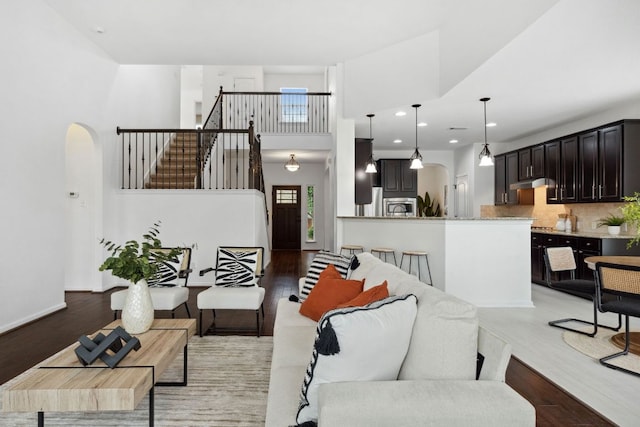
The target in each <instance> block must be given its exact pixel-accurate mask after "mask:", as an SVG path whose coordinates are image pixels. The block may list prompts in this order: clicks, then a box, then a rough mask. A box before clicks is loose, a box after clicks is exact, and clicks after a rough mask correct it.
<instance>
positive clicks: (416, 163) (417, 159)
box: [409, 104, 423, 169]
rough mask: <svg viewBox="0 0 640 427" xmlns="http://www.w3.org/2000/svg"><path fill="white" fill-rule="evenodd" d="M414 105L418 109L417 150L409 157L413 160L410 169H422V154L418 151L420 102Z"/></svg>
mask: <svg viewBox="0 0 640 427" xmlns="http://www.w3.org/2000/svg"><path fill="white" fill-rule="evenodd" d="M412 107H413V108H415V109H416V150H415V151H414V152H413V154H412V155H411V157H410V158H409V160H410V161H411V166H409V169H422V167H423V166H422V155H421V154H420V152H419V151H418V108H420V104H413V105H412Z"/></svg>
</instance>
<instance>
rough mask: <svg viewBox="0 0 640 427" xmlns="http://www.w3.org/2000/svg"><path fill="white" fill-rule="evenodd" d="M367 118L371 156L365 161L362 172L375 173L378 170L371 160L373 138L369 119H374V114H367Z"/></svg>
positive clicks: (374, 162)
mask: <svg viewBox="0 0 640 427" xmlns="http://www.w3.org/2000/svg"><path fill="white" fill-rule="evenodd" d="M367 117H369V139H370V140H371V154H370V155H369V159H368V160H367V167H366V169H365V170H364V171H365V172H366V173H377V172H378V168H377V167H376V161H375V160H374V158H373V136H372V134H371V118H373V117H375V114H367Z"/></svg>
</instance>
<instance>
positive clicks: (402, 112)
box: [396, 111, 407, 117]
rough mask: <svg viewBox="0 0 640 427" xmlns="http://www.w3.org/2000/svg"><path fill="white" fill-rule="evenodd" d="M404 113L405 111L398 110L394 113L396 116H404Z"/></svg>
mask: <svg viewBox="0 0 640 427" xmlns="http://www.w3.org/2000/svg"><path fill="white" fill-rule="evenodd" d="M406 115H407V113H406V112H405V111H398V112H397V113H396V116H398V117H402V116H406Z"/></svg>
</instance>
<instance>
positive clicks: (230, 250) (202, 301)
mask: <svg viewBox="0 0 640 427" xmlns="http://www.w3.org/2000/svg"><path fill="white" fill-rule="evenodd" d="M263 255H264V248H261V247H237V246H221V247H219V248H218V252H217V255H216V266H215V268H206V269H204V270H201V271H200V276H204V275H205V274H206V273H209V272H211V271H215V273H216V277H215V281H214V284H213V286H211V287H210V288H209V289H206V290H204V291H202V292H200V293H199V294H198V300H197V301H198V302H197V304H198V309H199V310H200V319H199V322H200V328H199V334H200V336H203V334H204V333H207V332H208V331H210V330H211V331H212V332H213V333H215V331H217V330H232V329H221V328H218V327H217V325H216V310H252V311H255V313H256V334H257V336H258V337H259V336H260V311H262V318H263V320H264V306H263V301H264V295H265V290H264V288H263V287H261V286H260V279H261V277H262V276H263V275H264V265H263ZM204 310H211V311H212V312H213V323H212V325H211V326H209V327H208V328H206V329H205V328H204V327H203V325H202V314H203V311H204Z"/></svg>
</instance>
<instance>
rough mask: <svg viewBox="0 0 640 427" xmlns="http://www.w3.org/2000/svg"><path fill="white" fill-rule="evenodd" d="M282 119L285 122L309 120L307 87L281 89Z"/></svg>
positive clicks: (304, 121)
mask: <svg viewBox="0 0 640 427" xmlns="http://www.w3.org/2000/svg"><path fill="white" fill-rule="evenodd" d="M280 93H281V95H280V107H281V109H282V117H281V120H282V122H283V123H306V122H307V88H292V87H284V88H281V89H280Z"/></svg>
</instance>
